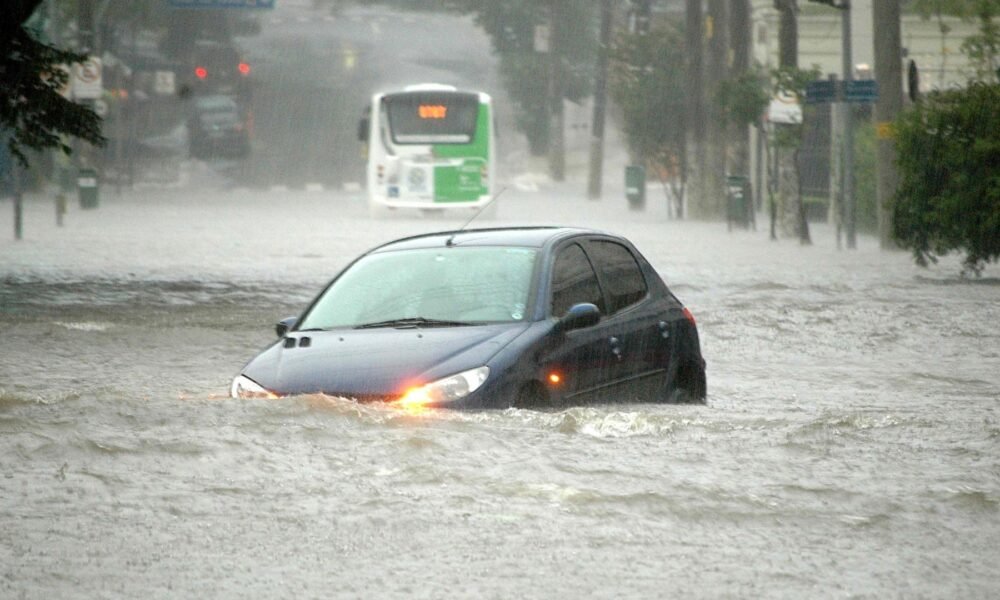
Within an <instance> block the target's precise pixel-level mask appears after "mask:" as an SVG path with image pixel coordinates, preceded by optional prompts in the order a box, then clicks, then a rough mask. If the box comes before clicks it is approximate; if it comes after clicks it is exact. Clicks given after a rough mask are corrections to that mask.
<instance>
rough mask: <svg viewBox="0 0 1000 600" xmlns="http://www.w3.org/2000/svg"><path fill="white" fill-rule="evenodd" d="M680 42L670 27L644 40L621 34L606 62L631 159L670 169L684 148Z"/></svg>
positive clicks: (664, 25)
mask: <svg viewBox="0 0 1000 600" xmlns="http://www.w3.org/2000/svg"><path fill="white" fill-rule="evenodd" d="M683 48H684V37H683V34H682V33H681V31H680V30H679V29H677V28H676V27H675V26H673V25H671V24H669V23H658V24H656V25H655V26H654V28H653V30H652V31H650V32H649V34H647V35H639V34H631V33H622V34H620V35H619V36H618V37H617V39H616V40H615V43H614V46H613V48H612V49H611V54H610V58H611V60H612V63H613V66H612V68H611V69H610V73H611V76H610V81H609V83H610V91H611V95H612V97H613V98H614V99H615V102H616V103H617V105H618V106H619V107H620V108H621V110H622V114H623V117H624V126H623V131H624V134H625V140H626V143H627V144H628V147H629V152H630V153H631V154H632V156H636V157H642V158H643V159H644V160H645V161H646V162H647V163H649V164H651V165H657V166H674V165H675V164H677V161H678V158H679V156H680V155H681V153H682V152H683V148H684V102H685V93H684V84H685V82H684V55H683Z"/></svg>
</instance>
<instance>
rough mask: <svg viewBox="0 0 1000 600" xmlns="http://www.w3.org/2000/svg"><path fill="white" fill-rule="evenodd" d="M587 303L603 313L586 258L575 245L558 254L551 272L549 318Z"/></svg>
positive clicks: (603, 307) (599, 296) (595, 276)
mask: <svg viewBox="0 0 1000 600" xmlns="http://www.w3.org/2000/svg"><path fill="white" fill-rule="evenodd" d="M581 302H590V303H591V304H595V305H597V308H599V309H601V313H604V312H605V306H604V300H603V298H602V297H601V288H600V286H599V285H598V283H597V275H595V274H594V269H593V267H591V266H590V261H589V260H587V255H586V254H584V253H583V249H581V248H580V247H579V246H577V245H576V244H573V245H572V246H569V247H567V248H566V249H564V250H562V251H561V252H559V256H557V257H556V262H555V265H553V269H552V314H553V315H554V316H556V317H561V316H563V315H564V314H566V311H567V310H569V308H570V307H571V306H573V305H574V304H579V303H581Z"/></svg>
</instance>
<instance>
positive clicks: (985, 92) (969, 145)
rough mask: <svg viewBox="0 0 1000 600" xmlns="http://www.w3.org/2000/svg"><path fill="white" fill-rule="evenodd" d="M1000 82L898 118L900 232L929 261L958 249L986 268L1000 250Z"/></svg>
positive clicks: (975, 267) (971, 265) (930, 101)
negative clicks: (987, 263) (986, 264)
mask: <svg viewBox="0 0 1000 600" xmlns="http://www.w3.org/2000/svg"><path fill="white" fill-rule="evenodd" d="M997 107H1000V85H998V84H986V83H981V82H975V83H971V84H970V85H969V87H967V88H965V89H962V90H949V91H944V92H937V93H933V94H930V95H928V96H927V98H926V99H925V100H924V101H923V102H921V103H919V104H917V105H916V106H915V107H914V108H912V109H910V110H909V111H907V112H905V113H903V114H902V115H900V117H899V118H898V119H897V121H896V123H895V134H896V136H895V137H896V149H897V152H898V164H899V175H900V185H899V189H898V191H897V193H896V197H895V202H894V206H893V217H894V219H893V236H894V237H895V239H896V240H897V242H899V244H900V245H901V246H902V247H904V248H908V249H911V250H912V251H913V256H914V259H915V260H916V262H917V264H920V265H924V266H926V265H927V263H928V261H931V262H936V261H937V258H938V257H939V256H943V255H945V254H947V253H949V252H952V251H961V252H964V253H965V260H964V266H965V270H967V271H971V272H973V273H976V274H977V275H978V274H979V273H981V271H982V268H983V266H984V263H986V262H989V261H995V260H996V259H997V257H998V256H1000V110H997Z"/></svg>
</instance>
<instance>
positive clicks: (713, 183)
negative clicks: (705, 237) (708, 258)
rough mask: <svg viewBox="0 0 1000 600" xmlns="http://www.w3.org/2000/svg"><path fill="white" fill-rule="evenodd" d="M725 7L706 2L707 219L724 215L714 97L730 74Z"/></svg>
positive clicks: (722, 150) (720, 134)
mask: <svg viewBox="0 0 1000 600" xmlns="http://www.w3.org/2000/svg"><path fill="white" fill-rule="evenodd" d="M728 4H729V0H708V23H707V26H706V27H705V36H706V38H707V39H708V69H707V71H706V76H705V83H706V85H707V87H708V96H709V100H708V106H709V111H710V112H709V118H708V120H707V121H706V123H705V125H706V128H705V129H706V134H707V135H706V140H705V143H706V145H707V146H708V171H709V172H708V173H705V174H704V176H703V177H702V181H704V182H705V186H704V191H705V192H707V194H706V195H705V196H704V197H703V198H702V209H703V210H704V215H703V216H706V217H710V218H719V217H725V213H726V210H725V206H726V191H725V190H726V149H727V146H728V143H727V142H728V138H729V136H728V135H727V133H728V131H727V127H726V126H725V124H724V121H723V118H722V110H721V108H720V106H719V103H718V101H717V97H718V91H719V88H720V86H721V85H722V82H723V81H725V80H726V79H727V78H728V73H729V10H728V9H729V6H728Z"/></svg>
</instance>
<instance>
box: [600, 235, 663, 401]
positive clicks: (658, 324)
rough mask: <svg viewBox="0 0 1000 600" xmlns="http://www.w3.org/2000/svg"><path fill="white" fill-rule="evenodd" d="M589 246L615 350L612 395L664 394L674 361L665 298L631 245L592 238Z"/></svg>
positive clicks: (654, 396)
mask: <svg viewBox="0 0 1000 600" xmlns="http://www.w3.org/2000/svg"><path fill="white" fill-rule="evenodd" d="M583 248H584V249H585V251H586V253H587V255H588V257H589V258H590V260H591V263H592V264H593V265H594V267H595V270H596V271H597V276H598V281H599V282H600V285H601V289H602V292H603V296H604V299H605V302H606V305H607V312H606V314H607V316H606V318H605V320H604V321H605V322H604V328H605V330H606V333H605V335H607V336H608V344H609V347H610V350H611V352H612V354H613V356H614V360H613V361H612V362H611V363H610V365H609V372H608V373H607V374H606V377H608V379H609V386H608V389H607V393H608V395H609V396H612V397H611V398H609V399H613V400H617V401H625V402H628V401H637V400H638V401H646V400H653V399H658V397H659V395H660V394H661V393H662V390H663V389H664V386H665V385H666V377H667V366H668V365H669V361H670V358H669V354H670V344H669V337H670V326H669V324H668V323H667V321H666V320H665V319H664V318H663V314H664V310H663V309H664V306H663V305H662V304H663V303H662V302H660V301H658V297H657V294H656V293H655V290H652V289H651V286H650V285H649V282H648V281H646V278H645V276H644V274H643V271H642V268H641V267H640V264H639V259H638V258H637V257H636V256H635V255H634V254H633V251H632V250H631V249H630V248H629V247H628V246H626V245H624V244H621V243H619V242H617V241H615V240H611V239H604V238H591V239H588V240H587V241H586V242H585V243H584V244H583Z"/></svg>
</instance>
